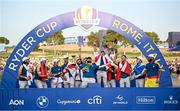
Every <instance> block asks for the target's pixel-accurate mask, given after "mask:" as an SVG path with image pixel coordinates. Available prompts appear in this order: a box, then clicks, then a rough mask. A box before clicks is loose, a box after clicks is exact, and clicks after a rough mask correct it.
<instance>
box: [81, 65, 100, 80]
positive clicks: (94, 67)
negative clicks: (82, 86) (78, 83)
mask: <svg viewBox="0 0 180 111" xmlns="http://www.w3.org/2000/svg"><path fill="white" fill-rule="evenodd" d="M97 69H98V66H97V65H96V64H95V63H93V64H92V66H90V67H89V70H88V71H85V72H83V77H87V78H95V76H96V70H97Z"/></svg>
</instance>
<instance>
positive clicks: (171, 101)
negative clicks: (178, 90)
mask: <svg viewBox="0 0 180 111" xmlns="http://www.w3.org/2000/svg"><path fill="white" fill-rule="evenodd" d="M164 104H179V102H178V100H176V99H174V96H169V98H168V100H164Z"/></svg>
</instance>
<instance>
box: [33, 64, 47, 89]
mask: <svg viewBox="0 0 180 111" xmlns="http://www.w3.org/2000/svg"><path fill="white" fill-rule="evenodd" d="M40 75H45V76H46V77H40ZM47 80H48V67H47V66H42V65H38V66H37V69H36V70H35V77H34V81H35V84H36V87H37V88H47Z"/></svg>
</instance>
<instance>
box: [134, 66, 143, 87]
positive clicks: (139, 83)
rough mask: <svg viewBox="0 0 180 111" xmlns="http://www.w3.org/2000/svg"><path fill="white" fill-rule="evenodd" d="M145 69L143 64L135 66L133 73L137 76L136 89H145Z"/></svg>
mask: <svg viewBox="0 0 180 111" xmlns="http://www.w3.org/2000/svg"><path fill="white" fill-rule="evenodd" d="M144 69H145V65H144V64H143V63H137V64H136V65H135V66H134V71H133V73H134V74H135V75H136V76H137V78H136V87H144V83H145V75H143V76H142V75H141V74H142V73H143V71H144Z"/></svg>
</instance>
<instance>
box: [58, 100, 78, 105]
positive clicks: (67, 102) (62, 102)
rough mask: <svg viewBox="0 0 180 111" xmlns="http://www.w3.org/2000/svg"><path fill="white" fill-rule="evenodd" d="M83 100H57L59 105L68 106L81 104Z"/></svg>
mask: <svg viewBox="0 0 180 111" xmlns="http://www.w3.org/2000/svg"><path fill="white" fill-rule="evenodd" d="M80 103H81V100H79V99H77V100H61V99H57V104H62V105H67V104H80Z"/></svg>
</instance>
